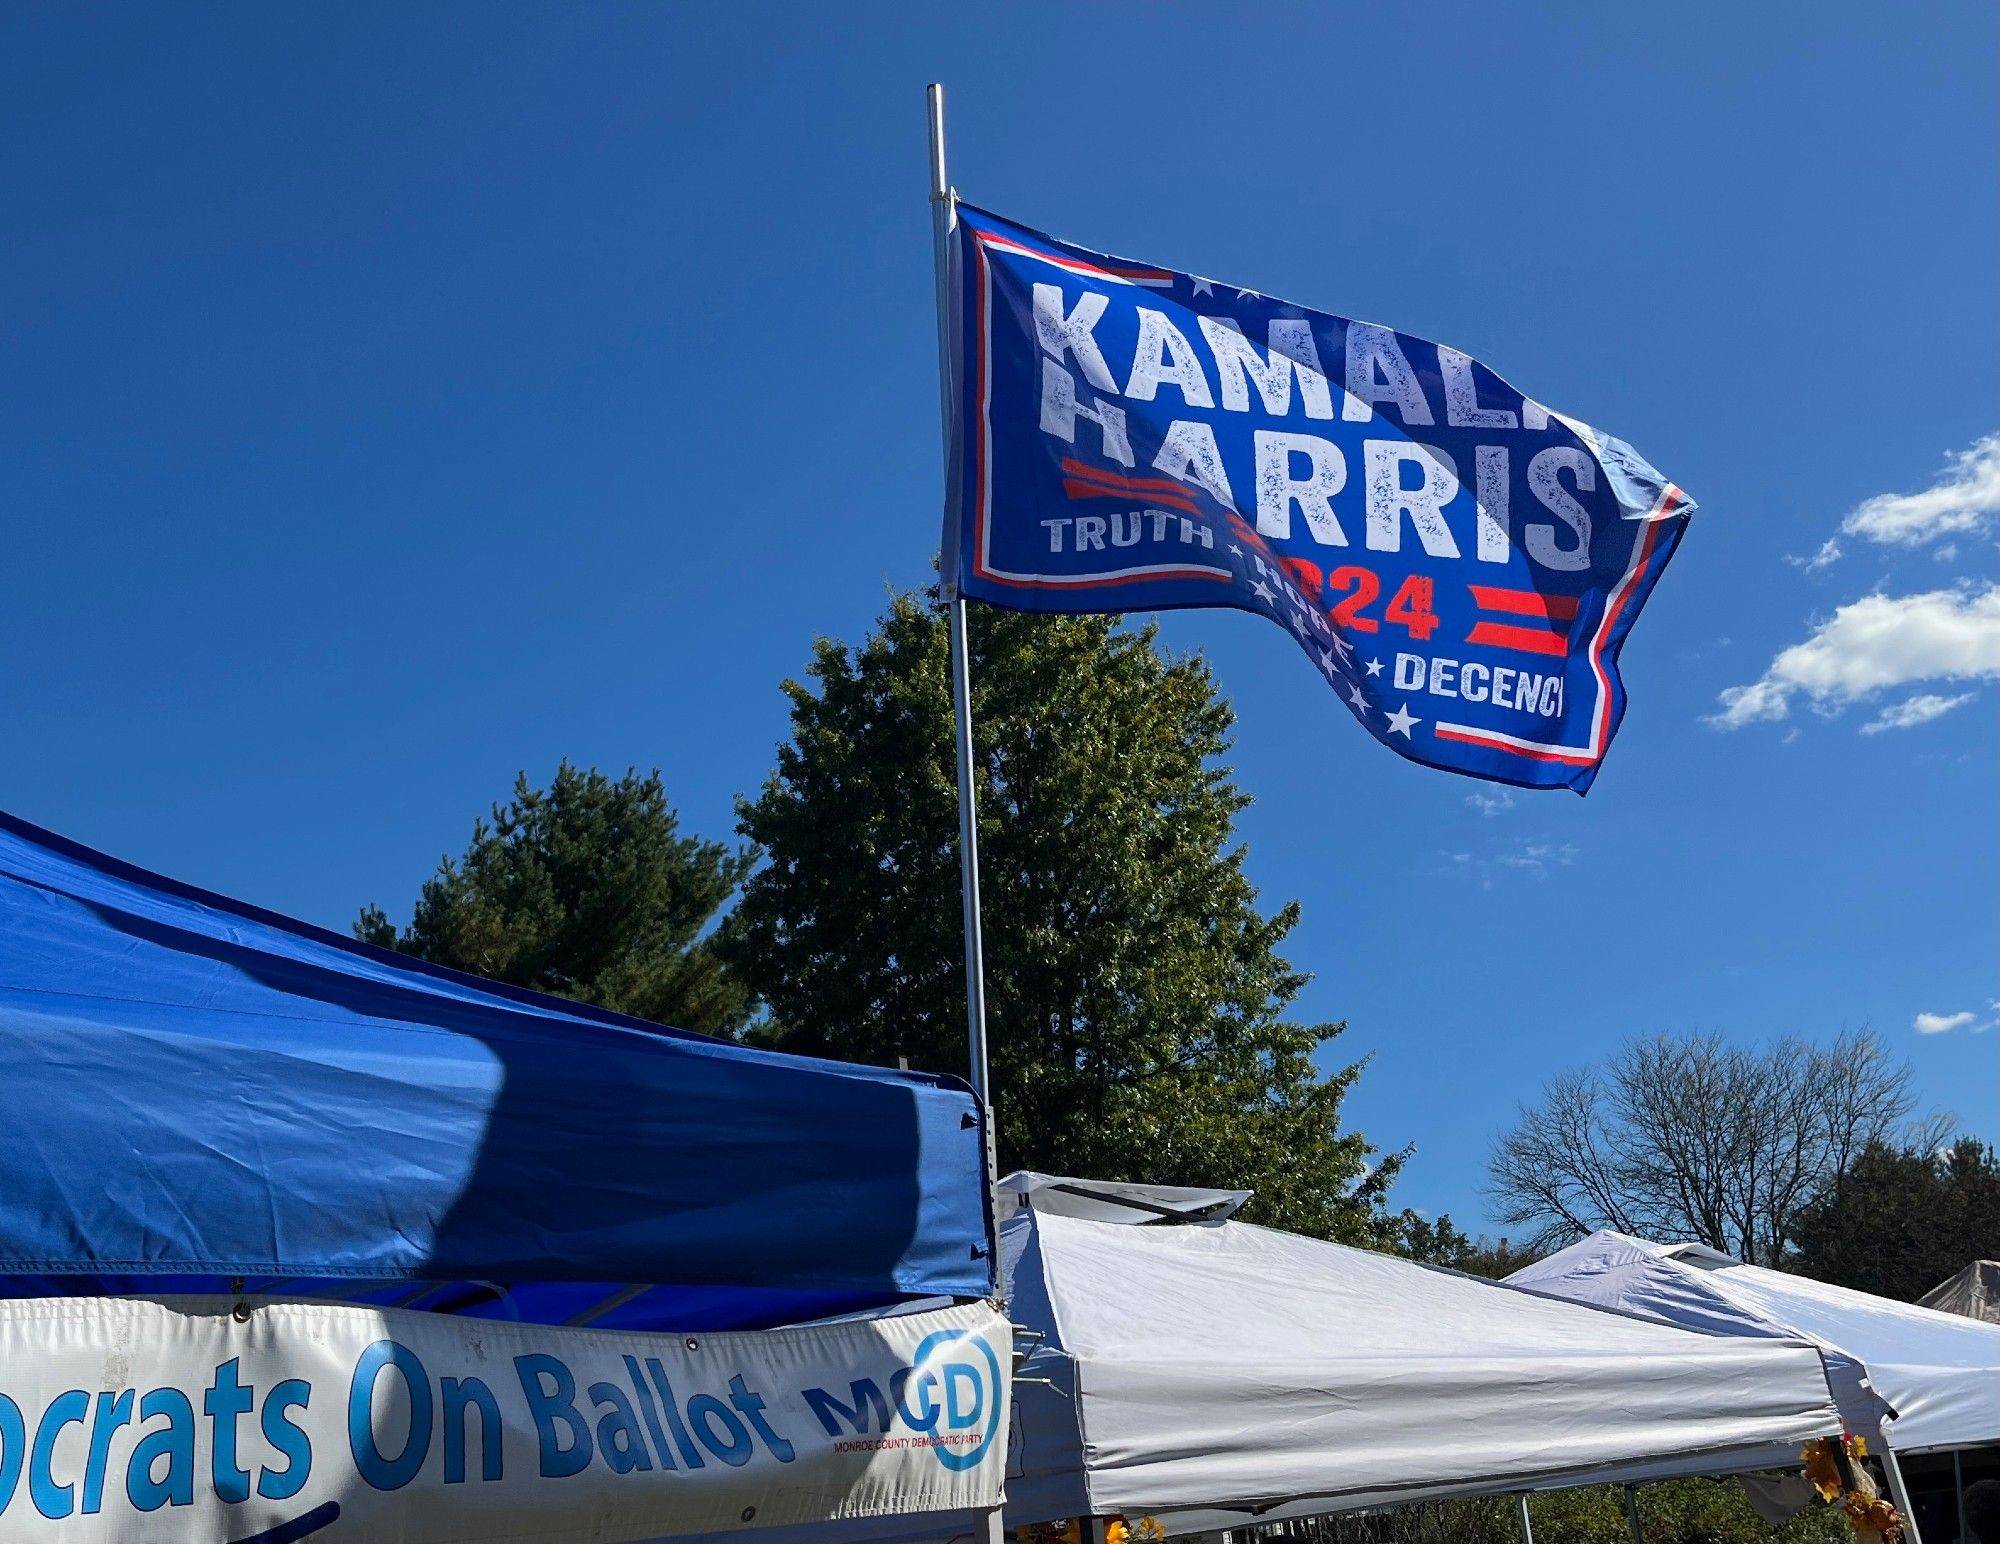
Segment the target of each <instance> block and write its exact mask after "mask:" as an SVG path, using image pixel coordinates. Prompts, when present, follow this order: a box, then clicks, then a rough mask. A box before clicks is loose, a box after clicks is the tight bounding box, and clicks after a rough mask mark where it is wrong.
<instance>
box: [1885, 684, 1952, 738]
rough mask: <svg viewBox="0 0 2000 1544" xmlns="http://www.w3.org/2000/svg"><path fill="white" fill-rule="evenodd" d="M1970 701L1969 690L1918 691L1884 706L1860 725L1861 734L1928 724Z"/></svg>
mask: <svg viewBox="0 0 2000 1544" xmlns="http://www.w3.org/2000/svg"><path fill="white" fill-rule="evenodd" d="M1970 701H1972V693H1971V692H1960V693H1959V694H1958V695H1957V696H1956V697H1940V696H1938V695H1937V694H1936V693H1935V692H1920V693H1919V694H1918V695H1916V696H1914V697H1906V698H1904V699H1903V701H1901V702H1899V703H1896V704H1894V705H1893V706H1891V707H1886V708H1884V709H1883V710H1882V711H1881V712H1880V713H1877V714H1876V715H1875V716H1874V717H1873V718H1872V719H1870V720H1869V721H1868V722H1867V723H1865V724H1863V725H1862V726H1861V732H1862V733H1863V734H1880V733H1881V732H1882V731H1883V730H1885V729H1914V728H1916V727H1917V725H1919V724H1928V723H1929V722H1930V721H1931V720H1932V719H1934V718H1943V717H1944V716H1945V714H1947V713H1949V712H1950V711H1951V710H1952V709H1953V708H1962V707H1964V706H1965V704H1967V703H1968V702H1970Z"/></svg>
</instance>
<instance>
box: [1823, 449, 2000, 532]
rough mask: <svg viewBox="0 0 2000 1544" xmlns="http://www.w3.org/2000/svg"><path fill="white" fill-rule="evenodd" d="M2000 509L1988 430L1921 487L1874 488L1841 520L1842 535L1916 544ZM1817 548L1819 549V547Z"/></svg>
mask: <svg viewBox="0 0 2000 1544" xmlns="http://www.w3.org/2000/svg"><path fill="white" fill-rule="evenodd" d="M1995 515H2000V434H1989V435H1987V436H1986V437H1985V438H1984V439H1982V440H1979V441H1978V442H1976V443H1975V444H1974V445H1973V446H1972V448H1971V449H1970V450H1961V451H1959V452H1957V453H1956V454H1955V455H1953V456H1952V457H1951V458H1950V459H1949V460H1947V461H1946V462H1945V468H1944V474H1943V476H1941V477H1940V478H1939V479H1938V480H1937V481H1936V482H1934V483H1932V484H1931V485H1930V487H1928V488H1926V489H1924V490H1923V492H1921V493H1878V494H1876V495H1875V497H1874V498H1872V499H1866V500H1864V501H1862V503H1860V504H1859V505H1857V506H1856V507H1855V509H1854V512H1853V513H1852V514H1850V515H1849V516H1848V517H1847V518H1846V519H1845V520H1843V521H1841V523H1840V529H1841V531H1842V532H1843V533H1844V534H1845V535H1848V536H1862V537H1866V538H1867V539H1868V540H1869V541H1875V542H1889V543H1891V544H1893V545H1895V546H1899V547H1920V546H1922V545H1923V544H1924V543H1925V542H1927V541H1935V540H1936V539H1937V538H1938V537H1940V536H1945V535H1949V534H1950V533H1951V532H1953V531H1976V530H1979V529H1980V528H1981V527H1982V526H1984V525H1985V524H1986V522H1987V521H1988V520H1990V519H1992V518H1993V517H1994V516H1995ZM1821 550H1822V551H1824V550H1825V549H1824V548H1822V549H1821Z"/></svg>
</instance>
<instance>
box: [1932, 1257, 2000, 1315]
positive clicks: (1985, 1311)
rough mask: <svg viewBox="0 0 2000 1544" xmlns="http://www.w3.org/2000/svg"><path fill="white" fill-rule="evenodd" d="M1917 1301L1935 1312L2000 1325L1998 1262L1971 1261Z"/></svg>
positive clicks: (1999, 1262) (1999, 1270)
mask: <svg viewBox="0 0 2000 1544" xmlns="http://www.w3.org/2000/svg"><path fill="white" fill-rule="evenodd" d="M1917 1301H1918V1303H1920V1304H1921V1305H1922V1306H1924V1307H1925V1308H1935V1309H1937V1310H1938V1312H1939V1313H1955V1314H1962V1315H1964V1316H1965V1317H1966V1318H1968V1319H1984V1320H1985V1321H1986V1322H1987V1323H1988V1324H2000V1260H1974V1261H1973V1262H1972V1263H1971V1264H1970V1265H1968V1266H1967V1267H1966V1268H1965V1269H1964V1270H1962V1271H1960V1272H1959V1273H1958V1274H1957V1275H1956V1276H1953V1277H1950V1278H1949V1279H1947V1280H1945V1281H1941V1282H1939V1283H1938V1284H1937V1285H1936V1286H1934V1287H1932V1288H1931V1289H1930V1291H1928V1292H1926V1293H1925V1294H1924V1295H1923V1296H1922V1297H1920V1298H1918V1299H1917Z"/></svg>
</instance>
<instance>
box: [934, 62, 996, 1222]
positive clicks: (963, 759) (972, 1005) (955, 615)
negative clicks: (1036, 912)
mask: <svg viewBox="0 0 2000 1544" xmlns="http://www.w3.org/2000/svg"><path fill="white" fill-rule="evenodd" d="M926 96H927V97H928V99H929V107H930V125H931V247H932V258H933V261H934V263H935V266H936V269H937V329H938V407H939V411H940V413H941V415H942V419H943V424H944V465H945V476H946V477H949V476H950V475H951V450H952V444H951V441H952V406H953V404H952V399H951V296H950V294H949V283H948V279H949V268H950V261H951V233H952V231H953V229H954V228H955V227H956V226H957V224H958V208H957V203H958V201H957V198H956V196H955V195H954V194H953V193H952V190H951V183H950V181H949V180H948V179H947V178H946V176H945V168H944V87H943V86H941V85H937V84H932V85H931V86H929V87H927V88H926ZM945 604H946V607H947V608H948V613H949V616H950V619H951V707H952V718H953V720H954V722H955V724H956V726H957V731H958V735H957V739H958V869H959V876H960V885H961V889H962V891H963V895H962V900H963V904H964V908H965V1037H966V1049H967V1052H968V1059H969V1061H970V1063H971V1068H972V1077H971V1081H972V1092H973V1095H974V1097H975V1098H977V1099H978V1100H979V1107H980V1113H981V1115H982V1117H983V1118H984V1120H985V1123H986V1178H987V1181H988V1183H989V1184H990V1183H991V1182H992V1181H993V1180H994V1179H996V1178H997V1177H998V1176H996V1175H995V1174H994V1172H993V1168H994V1147H993V1093H992V1090H991V1088H990V1087H989V1086H988V1078H987V1066H986V949H985V943H984V940H983V939H982V938H981V935H980V928H979V821H978V811H977V808H976V806H975V804H974V788H973V781H972V659H971V650H970V648H969V646H968V641H967V638H966V629H965V600H964V598H963V597H962V596H959V595H956V594H953V595H949V596H947V597H946V598H945Z"/></svg>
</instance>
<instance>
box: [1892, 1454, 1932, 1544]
mask: <svg viewBox="0 0 2000 1544" xmlns="http://www.w3.org/2000/svg"><path fill="white" fill-rule="evenodd" d="M1882 1472H1883V1473H1884V1474H1886V1475H1887V1476H1888V1477H1889V1499H1890V1500H1891V1501H1893V1502H1895V1503H1896V1510H1897V1512H1898V1513H1900V1514H1901V1515H1902V1519H1903V1544H1924V1534H1923V1530H1922V1529H1921V1528H1919V1527H1918V1526H1917V1514H1916V1512H1915V1511H1914V1510H1912V1509H1911V1506H1910V1488H1909V1487H1908V1486H1907V1485H1905V1484H1904V1483H1903V1466H1902V1465H1901V1464H1899V1463H1897V1462H1896V1450H1895V1449H1894V1448H1892V1447H1890V1446H1889V1443H1888V1440H1887V1439H1886V1438H1885V1439H1884V1440H1883V1443H1882Z"/></svg>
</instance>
